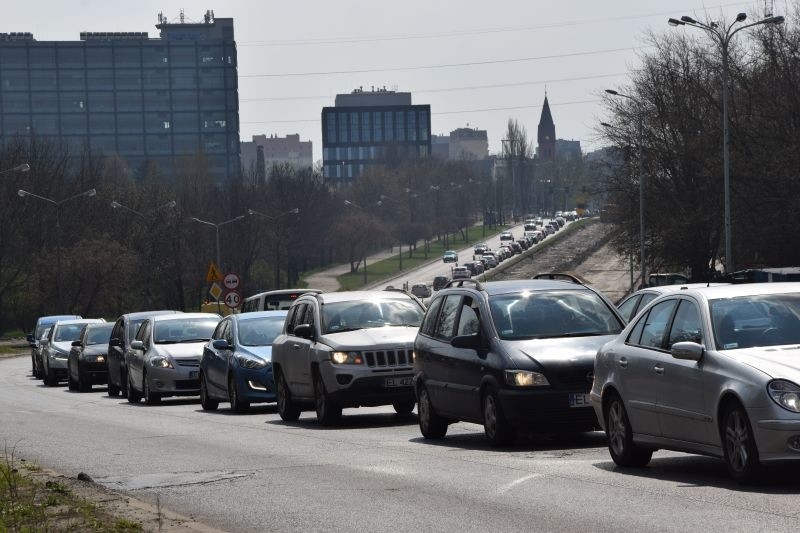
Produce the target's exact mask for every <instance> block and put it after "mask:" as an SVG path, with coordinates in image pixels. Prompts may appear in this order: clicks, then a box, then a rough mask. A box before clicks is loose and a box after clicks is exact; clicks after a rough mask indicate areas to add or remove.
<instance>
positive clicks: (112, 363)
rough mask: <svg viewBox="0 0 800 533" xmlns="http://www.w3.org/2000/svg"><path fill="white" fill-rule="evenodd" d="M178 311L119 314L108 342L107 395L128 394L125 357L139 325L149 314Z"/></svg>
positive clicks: (172, 313) (128, 352) (171, 313)
mask: <svg viewBox="0 0 800 533" xmlns="http://www.w3.org/2000/svg"><path fill="white" fill-rule="evenodd" d="M176 313H180V311H141V312H138V313H126V314H124V315H122V316H120V317H119V318H118V319H117V321H116V322H115V323H114V329H112V330H111V339H110V340H109V343H108V357H106V366H107V369H108V395H109V396H112V397H113V396H119V394H120V392H121V393H122V394H123V395H124V396H127V394H128V367H127V357H128V355H130V351H131V342H132V341H133V340H134V338H135V337H136V332H137V331H139V326H141V325H142V323H143V322H144V321H145V320H146V319H147V318H148V317H151V316H158V315H174V314H176Z"/></svg>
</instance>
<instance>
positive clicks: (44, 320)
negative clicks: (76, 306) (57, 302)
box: [36, 315, 83, 326]
mask: <svg viewBox="0 0 800 533" xmlns="http://www.w3.org/2000/svg"><path fill="white" fill-rule="evenodd" d="M80 318H83V317H81V315H50V316H40V317H39V318H38V320H36V324H37V325H39V326H41V325H44V324H55V323H56V322H58V321H60V320H78V319H80Z"/></svg>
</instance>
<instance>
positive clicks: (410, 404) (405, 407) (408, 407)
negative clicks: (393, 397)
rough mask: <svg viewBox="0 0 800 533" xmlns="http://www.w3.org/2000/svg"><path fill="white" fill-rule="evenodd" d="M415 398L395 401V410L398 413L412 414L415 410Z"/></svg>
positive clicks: (393, 405) (393, 404)
mask: <svg viewBox="0 0 800 533" xmlns="http://www.w3.org/2000/svg"><path fill="white" fill-rule="evenodd" d="M414 403H416V402H414V400H403V401H400V402H393V403H392V407H394V412H395V413H397V414H398V415H410V414H411V411H413V410H414Z"/></svg>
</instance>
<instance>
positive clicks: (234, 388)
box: [228, 374, 250, 413]
mask: <svg viewBox="0 0 800 533" xmlns="http://www.w3.org/2000/svg"><path fill="white" fill-rule="evenodd" d="M228 396H229V399H230V403H231V411H233V412H234V413H246V412H247V411H249V410H250V402H245V401H242V399H241V398H240V396H239V385H237V383H236V378H235V377H234V376H233V374H231V375H230V376H228Z"/></svg>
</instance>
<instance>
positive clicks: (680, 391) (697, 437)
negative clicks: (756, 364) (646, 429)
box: [657, 298, 719, 444]
mask: <svg viewBox="0 0 800 533" xmlns="http://www.w3.org/2000/svg"><path fill="white" fill-rule="evenodd" d="M705 338H710V337H704V335H703V331H702V326H701V320H700V311H699V307H698V305H697V302H695V301H694V300H693V299H689V298H681V299H680V300H679V304H678V309H677V311H676V312H675V316H674V318H673V319H672V324H671V326H670V331H669V337H668V338H667V339H666V344H665V346H664V347H665V349H670V348H671V347H672V345H673V344H675V343H676V342H686V341H690V342H696V343H698V344H703V345H705V342H704V339H705ZM661 365H662V366H663V368H664V373H663V374H662V376H661V379H660V380H659V383H658V387H657V389H658V393H657V401H658V411H659V423H660V426H661V434H662V435H663V436H664V437H668V438H671V439H679V440H685V441H690V442H702V443H705V444H712V443H714V442H718V441H719V437H718V434H717V431H716V429H715V427H714V424H713V420H714V418H713V416H712V413H709V412H707V410H708V407H707V406H706V405H705V402H704V400H705V394H704V386H705V380H704V370H703V367H704V364H703V360H702V359H701V360H700V361H687V360H682V359H675V358H674V357H672V356H671V355H669V354H665V357H664V358H663V359H662V362H661Z"/></svg>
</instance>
